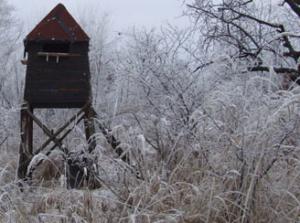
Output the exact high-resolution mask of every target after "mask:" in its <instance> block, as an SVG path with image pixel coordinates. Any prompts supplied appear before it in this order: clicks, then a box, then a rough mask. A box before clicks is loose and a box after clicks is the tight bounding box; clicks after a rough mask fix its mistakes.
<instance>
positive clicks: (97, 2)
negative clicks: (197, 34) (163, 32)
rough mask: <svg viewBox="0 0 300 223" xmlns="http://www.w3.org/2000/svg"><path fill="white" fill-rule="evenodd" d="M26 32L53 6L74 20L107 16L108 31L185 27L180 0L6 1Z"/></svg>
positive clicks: (181, 0)
mask: <svg viewBox="0 0 300 223" xmlns="http://www.w3.org/2000/svg"><path fill="white" fill-rule="evenodd" d="M9 2H10V3H11V4H12V5H13V6H14V7H15V9H16V14H17V16H18V17H19V18H20V19H21V20H23V21H24V25H25V29H26V31H29V30H30V29H32V28H33V26H34V25H35V24H37V23H38V22H39V21H40V20H41V19H42V18H43V17H44V16H45V15H46V14H47V13H48V12H49V11H50V10H51V9H52V8H53V7H54V6H55V5H56V4H58V3H59V2H60V3H63V4H64V5H65V6H66V8H67V9H68V10H69V11H70V13H71V14H72V15H74V17H75V18H76V19H79V18H80V17H81V16H89V15H91V16H99V18H100V17H101V16H103V15H104V14H108V16H109V19H110V25H111V26H112V27H111V30H113V31H122V30H124V29H127V28H130V27H132V26H136V27H147V28H151V27H159V26H160V25H162V24H164V23H166V22H169V23H171V24H174V25H177V26H179V27H183V26H185V25H186V24H187V23H186V19H185V18H183V17H182V16H181V15H182V11H183V9H184V6H183V4H182V2H183V0H9Z"/></svg>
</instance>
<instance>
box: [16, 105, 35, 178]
mask: <svg viewBox="0 0 300 223" xmlns="http://www.w3.org/2000/svg"><path fill="white" fill-rule="evenodd" d="M28 110H29V111H30V112H33V109H32V107H30V105H29V104H24V105H23V108H22V110H21V144H20V150H19V166H18V177H19V178H20V179H24V178H25V177H26V172H27V167H28V165H29V163H30V161H31V158H32V156H33V155H32V138H33V120H32V118H31V117H30V116H29V115H28V113H27V111H28Z"/></svg>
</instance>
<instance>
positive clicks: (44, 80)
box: [24, 4, 91, 108]
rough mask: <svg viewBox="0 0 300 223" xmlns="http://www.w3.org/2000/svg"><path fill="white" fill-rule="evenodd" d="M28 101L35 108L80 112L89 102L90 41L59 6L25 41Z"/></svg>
mask: <svg viewBox="0 0 300 223" xmlns="http://www.w3.org/2000/svg"><path fill="white" fill-rule="evenodd" d="M24 45H25V54H27V71H26V85H25V96H24V99H25V100H26V101H27V102H28V103H30V104H31V105H32V106H33V107H35V108H76V107H77V108H80V107H82V106H84V104H85V103H86V102H87V101H88V100H89V98H90V96H91V95H90V94H91V90H90V83H89V80H90V69H89V57H88V51H89V37H88V36H87V34H86V33H85V32H84V31H83V30H82V28H81V27H80V26H79V25H78V24H77V22H76V21H75V20H74V18H73V17H72V16H71V15H70V14H69V12H68V11H67V10H66V8H65V7H64V6H63V5H62V4H59V5H57V6H56V7H55V8H54V9H53V10H52V11H51V12H50V13H49V14H48V15H47V16H46V17H45V18H44V19H43V20H42V21H41V22H40V23H39V24H38V25H37V26H36V27H35V28H34V29H33V30H32V31H31V32H30V33H29V34H28V35H27V37H26V39H25V40H24Z"/></svg>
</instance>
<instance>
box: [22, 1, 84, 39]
mask: <svg viewBox="0 0 300 223" xmlns="http://www.w3.org/2000/svg"><path fill="white" fill-rule="evenodd" d="M26 40H28V41H40V40H46V41H47V40H58V41H69V42H84V41H89V37H88V36H87V34H86V33H85V32H84V30H83V29H82V28H81V27H80V25H79V24H78V23H77V22H76V20H75V19H74V18H73V17H72V15H71V14H70V13H69V12H68V10H67V9H66V7H65V6H64V5H63V4H62V3H59V4H57V5H56V6H55V7H54V8H53V9H52V10H51V11H50V12H49V13H48V14H47V15H46V17H44V18H43V19H42V21H41V22H40V23H39V24H38V25H37V26H36V27H35V28H34V29H33V30H32V31H31V32H30V33H29V34H28V35H27V37H26Z"/></svg>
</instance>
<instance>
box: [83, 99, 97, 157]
mask: <svg viewBox="0 0 300 223" xmlns="http://www.w3.org/2000/svg"><path fill="white" fill-rule="evenodd" d="M84 112H85V117H84V127H85V137H86V140H87V141H88V143H89V148H88V150H89V152H92V151H93V150H94V149H95V147H96V139H95V137H94V136H93V135H94V134H95V124H94V118H96V114H95V112H94V109H93V107H92V105H91V104H90V105H89V106H87V108H86V109H85V111H84Z"/></svg>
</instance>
